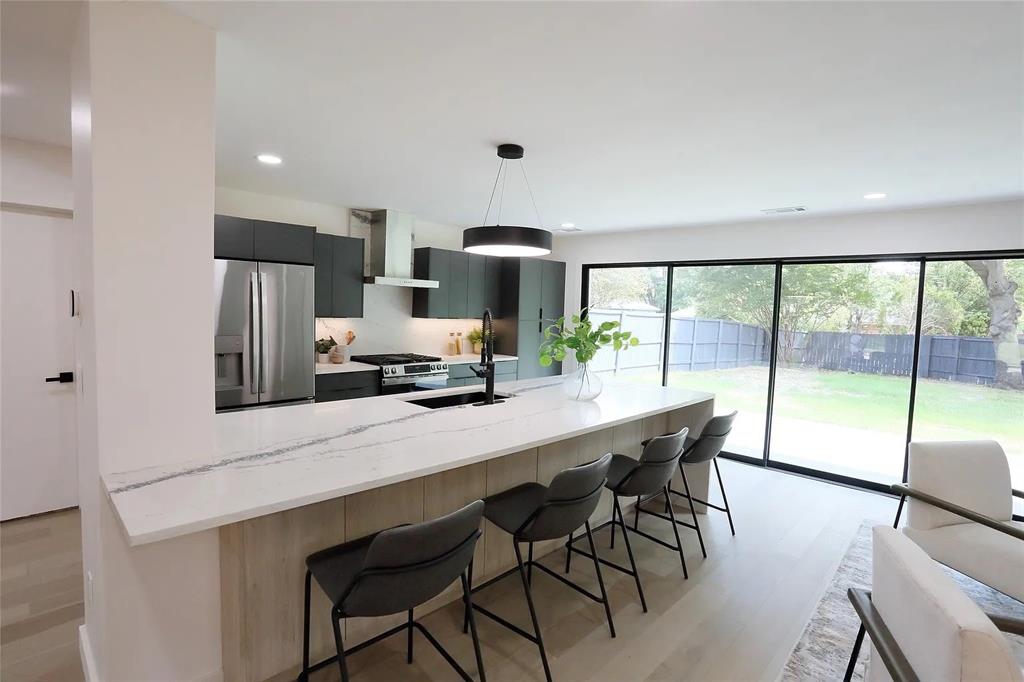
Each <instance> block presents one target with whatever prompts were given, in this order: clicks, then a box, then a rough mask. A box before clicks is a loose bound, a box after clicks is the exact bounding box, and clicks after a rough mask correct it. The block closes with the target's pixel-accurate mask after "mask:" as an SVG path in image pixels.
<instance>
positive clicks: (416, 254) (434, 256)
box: [412, 247, 453, 318]
mask: <svg viewBox="0 0 1024 682" xmlns="http://www.w3.org/2000/svg"><path fill="white" fill-rule="evenodd" d="M452 253H453V252H452V251H446V250H445V249H435V248H433V247H425V248H419V249H415V250H414V251H413V263H412V269H413V277H415V278H416V279H433V280H436V281H437V282H438V287H437V288H436V289H420V288H417V289H413V292H412V316H413V317H434V318H446V317H450V315H449V314H448V310H449V303H450V295H451V292H450V289H451V272H452V267H451V266H452V259H451V255H452Z"/></svg>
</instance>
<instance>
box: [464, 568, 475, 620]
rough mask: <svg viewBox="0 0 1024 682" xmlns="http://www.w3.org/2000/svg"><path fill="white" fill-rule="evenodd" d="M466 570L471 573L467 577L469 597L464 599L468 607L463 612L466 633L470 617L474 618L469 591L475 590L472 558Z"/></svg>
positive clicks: (467, 594) (467, 595)
mask: <svg viewBox="0 0 1024 682" xmlns="http://www.w3.org/2000/svg"><path fill="white" fill-rule="evenodd" d="M466 572H467V573H468V574H469V576H468V577H467V579H466V582H467V583H468V584H469V592H466V597H467V598H466V599H464V600H463V601H464V602H465V604H466V609H465V612H464V613H463V614H462V634H466V632H467V631H468V630H469V621H470V619H472V618H473V604H472V602H470V600H469V599H468V597H469V593H470V592H472V591H473V561H472V560H470V562H469V566H468V567H467V569H466Z"/></svg>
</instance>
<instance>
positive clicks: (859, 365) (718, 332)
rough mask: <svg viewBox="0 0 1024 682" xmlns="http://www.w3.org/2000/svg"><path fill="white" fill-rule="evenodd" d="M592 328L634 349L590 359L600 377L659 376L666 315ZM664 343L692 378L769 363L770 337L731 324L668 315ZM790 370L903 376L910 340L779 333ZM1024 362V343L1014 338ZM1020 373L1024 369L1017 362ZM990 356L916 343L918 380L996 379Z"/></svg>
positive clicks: (977, 343) (945, 339)
mask: <svg viewBox="0 0 1024 682" xmlns="http://www.w3.org/2000/svg"><path fill="white" fill-rule="evenodd" d="M590 316H591V319H592V320H594V322H595V323H596V324H600V323H601V322H604V321H606V320H614V321H616V322H618V323H620V324H621V325H622V329H625V330H627V331H631V332H633V334H634V335H635V336H636V337H637V338H638V339H640V345H638V346H636V347H634V348H630V349H629V350H628V351H620V352H618V353H616V352H614V351H612V350H610V349H605V350H602V351H601V352H599V353H598V354H597V357H596V358H594V362H593V366H594V368H595V369H596V370H597V371H601V372H613V371H614V372H623V373H629V374H633V373H645V372H658V371H660V369H661V361H662V351H663V345H662V340H663V339H664V329H665V314H664V313H659V312H657V311H648V310H612V309H602V308H595V309H592V310H591V311H590ZM671 325H672V327H671V329H670V332H671V334H670V336H669V339H670V342H669V366H668V367H669V371H670V372H697V371H706V370H714V369H733V368H736V367H748V366H751V365H764V364H767V363H768V359H769V354H770V338H769V336H770V335H769V334H768V332H767V331H766V330H764V329H763V328H761V327H758V326H756V325H751V324H743V323H741V322H734V321H732V320H719V319H709V318H699V317H686V316H682V315H679V314H673V315H672V320H671ZM782 334H784V335H786V337H785V338H784V341H785V343H784V344H783V345H785V346H786V347H787V348H789V349H790V351H789V352H790V357H789V358H784V357H780V358H779V360H780V363H784V364H786V365H788V366H790V367H817V368H819V369H827V370H835V371H845V372H858V373H864V374H884V375H891V376H910V373H911V372H912V371H913V366H914V363H913V360H914V336H913V335H912V334H854V333H849V332H810V333H808V332H788V331H785V330H784V331H783V332H782ZM1020 344H1021V346H1022V355H1024V336H1022V337H1021V339H1020ZM1021 364H1022V367H1024V362H1022V363H1021ZM995 371H996V353H995V344H994V343H993V341H992V339H986V338H979V337H971V336H922V337H921V362H920V367H919V371H918V376H920V377H924V378H931V379H946V380H950V381H959V382H963V383H972V384H991V383H992V382H993V380H994V379H995Z"/></svg>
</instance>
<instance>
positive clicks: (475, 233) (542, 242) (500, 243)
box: [462, 144, 551, 257]
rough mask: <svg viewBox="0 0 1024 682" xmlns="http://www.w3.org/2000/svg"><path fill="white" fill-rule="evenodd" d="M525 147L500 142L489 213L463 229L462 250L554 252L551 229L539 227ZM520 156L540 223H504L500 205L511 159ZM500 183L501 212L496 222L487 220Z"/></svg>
mask: <svg viewBox="0 0 1024 682" xmlns="http://www.w3.org/2000/svg"><path fill="white" fill-rule="evenodd" d="M523 153H524V152H523V148H522V147H521V146H519V145H518V144H500V145H498V157H499V158H500V159H501V161H500V162H499V163H498V175H497V176H496V177H495V178H494V188H493V189H492V190H491V200H490V201H488V202H487V213H485V214H484V224H483V225H481V226H480V227H469V228H466V230H464V231H463V233H462V250H463V251H468V252H470V253H479V254H483V255H485V256H506V257H513V256H543V255H546V254H549V253H551V233H550V232H548V231H547V230H545V229H543V228H541V227H539V225H540V224H541V222H540V211H538V210H537V201H536V199H534V198H533V189H532V188H531V187H530V180H529V178H527V177H526V168H525V167H524V166H523V161H522V159H523ZM510 160H518V161H519V169H520V170H521V171H522V172H523V179H524V180H525V181H526V189H527V190H529V192H530V200H531V201H532V202H533V210H534V213H536V214H537V225H538V227H522V226H518V225H502V224H501V206H502V204H503V203H504V199H505V184H506V183H507V182H508V161H510ZM502 177H504V181H502V184H501V194H500V195H499V196H498V215H497V218H496V219H495V224H494V225H488V224H487V218H488V217H489V216H490V214H491V205H492V204H493V203H494V195H495V193H496V192H497V190H498V182H499V181H501V180H502Z"/></svg>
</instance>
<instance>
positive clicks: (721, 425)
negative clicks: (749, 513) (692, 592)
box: [633, 411, 736, 559]
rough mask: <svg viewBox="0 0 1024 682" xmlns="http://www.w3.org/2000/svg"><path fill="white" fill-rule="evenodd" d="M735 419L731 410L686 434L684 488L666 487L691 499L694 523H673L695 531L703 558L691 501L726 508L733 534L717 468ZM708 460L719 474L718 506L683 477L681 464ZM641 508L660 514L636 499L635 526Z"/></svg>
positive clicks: (705, 552) (722, 509)
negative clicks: (694, 434) (692, 490)
mask: <svg viewBox="0 0 1024 682" xmlns="http://www.w3.org/2000/svg"><path fill="white" fill-rule="evenodd" d="M735 421H736V412H735V411H734V412H732V413H731V414H723V415H720V416H718V417H712V418H711V419H709V420H708V423H707V424H705V425H704V428H703V429H701V432H700V436H698V437H697V438H687V439H686V445H685V446H684V449H683V456H682V457H681V458H680V459H679V474H680V476H681V477H682V479H683V490H684V491H685V492H679V491H678V490H673V489H672V488H671V486H670V487H669V492H670V493H672V494H673V495H678V496H679V497H683V498H685V499H686V501H687V502H689V503H690V515H691V516H693V523H692V524H691V523H687V522H686V521H682V520H679V519H677V520H676V523H678V524H679V525H681V526H686V527H687V528H692V529H693V530H695V531H697V540H698V541H699V542H700V552H701V554H703V555H704V558H705V559H707V558H708V551H707V549H706V548H705V547H704V535H703V534H702V533H701V532H700V522H699V521H698V520H697V511H696V510H695V509H694V507H693V503H694V502H697V503H698V504H703V505H705V506H707V507H710V508H711V509H717V510H718V511H722V512H725V515H726V516H727V517H728V518H729V530H730V531H731V532H732V534H733V535H736V527H735V526H733V525H732V512H731V511H729V498H727V497H726V496H725V486H724V485H723V484H722V472H721V470H720V469H719V468H718V455H720V454H721V452H722V448H724V447H725V439H726V438H728V437H729V433H730V432H731V431H732V425H733V422H735ZM645 442H646V441H645ZM709 460H710V461H711V462H712V463H713V464H714V465H715V475H716V476H717V477H718V489H719V490H721V491H722V504H723V505H724V506H721V507H720V506H718V505H717V504H712V503H711V502H708V501H707V500H702V499H699V498H696V497H693V496H692V495H690V484H689V483H688V482H687V480H686V467H684V466H683V465H684V464H702V463H704V462H707V461H709ZM671 508H672V505H671V503H669V501H668V500H666V501H665V513H666V514H667V513H668V512H669V511H670V510H671ZM640 512H643V513H645V514H651V515H653V516H661V515H660V514H657V513H655V512H652V511H650V510H649V509H641V508H640V501H639V500H637V505H636V508H635V510H634V512H633V526H634V527H636V525H637V523H638V522H639V520H640ZM662 518H664V517H662Z"/></svg>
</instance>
